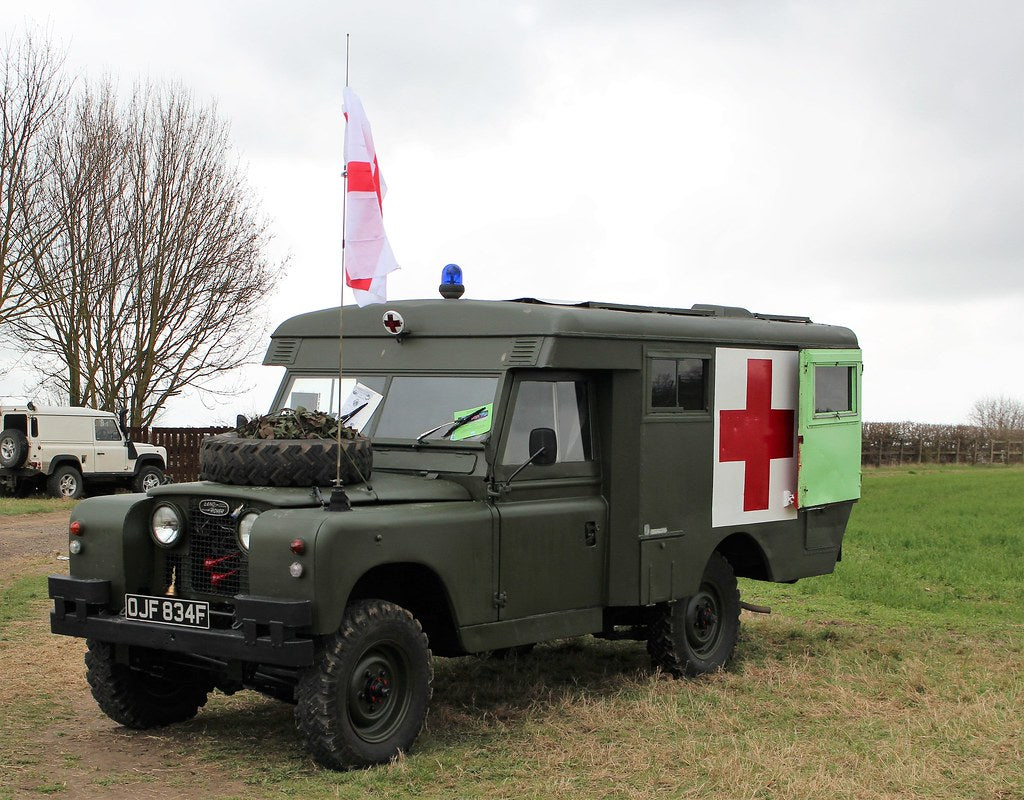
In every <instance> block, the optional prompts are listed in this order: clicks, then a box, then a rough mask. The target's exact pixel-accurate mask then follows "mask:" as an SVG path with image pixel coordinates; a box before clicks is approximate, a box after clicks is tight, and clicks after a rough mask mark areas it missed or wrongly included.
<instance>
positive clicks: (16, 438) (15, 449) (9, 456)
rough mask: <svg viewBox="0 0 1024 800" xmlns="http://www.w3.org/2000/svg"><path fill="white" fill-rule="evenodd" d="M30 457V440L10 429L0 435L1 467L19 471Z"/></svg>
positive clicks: (17, 431)
mask: <svg viewBox="0 0 1024 800" xmlns="http://www.w3.org/2000/svg"><path fill="white" fill-rule="evenodd" d="M27 457H28V438H27V437H26V436H25V434H24V433H22V432H21V431H19V430H16V429H14V428H8V429H7V430H5V431H4V432H3V433H0V467H4V468H5V469H17V468H18V467H20V466H21V465H22V464H24V463H25V459H26V458H27Z"/></svg>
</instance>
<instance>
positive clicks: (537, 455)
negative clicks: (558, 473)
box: [530, 428, 558, 467]
mask: <svg viewBox="0 0 1024 800" xmlns="http://www.w3.org/2000/svg"><path fill="white" fill-rule="evenodd" d="M530 456H531V460H532V462H533V463H534V465H536V466H538V467H547V466H550V465H552V464H554V463H555V462H556V461H558V437H557V436H555V432H554V431H553V430H552V429H551V428H534V429H533V430H532V431H530Z"/></svg>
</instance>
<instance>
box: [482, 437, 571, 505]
mask: <svg viewBox="0 0 1024 800" xmlns="http://www.w3.org/2000/svg"><path fill="white" fill-rule="evenodd" d="M530 451H531V453H532V455H531V456H530V457H529V458H528V459H526V461H524V462H523V463H522V464H520V465H519V466H518V467H516V470H515V472H513V473H512V474H511V475H509V476H508V479H507V480H504V481H501V482H500V483H499V482H498V481H493V482H492V483H491V485H490V486H488V487H487V496H488V497H491V498H497V497H501V496H502V495H503V494H508V493H509V492H511V491H512V481H514V480H515V479H516V476H517V475H519V473H520V472H522V471H523V470H524V469H526V468H527V467H528V466H530V464H537V465H538V466H542V467H546V466H549V465H551V464H554V463H555V462H556V461H557V460H558V439H557V438H556V436H555V432H554V431H553V430H552V429H551V428H534V429H533V430H532V431H530Z"/></svg>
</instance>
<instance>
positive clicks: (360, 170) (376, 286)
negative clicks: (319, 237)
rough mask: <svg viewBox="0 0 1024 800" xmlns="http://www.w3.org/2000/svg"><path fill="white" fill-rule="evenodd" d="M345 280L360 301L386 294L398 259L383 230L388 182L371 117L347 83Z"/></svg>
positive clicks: (365, 302) (377, 300)
mask: <svg viewBox="0 0 1024 800" xmlns="http://www.w3.org/2000/svg"><path fill="white" fill-rule="evenodd" d="M344 101H345V120H346V122H347V124H346V125H345V174H346V175H347V176H348V180H347V182H346V191H345V283H346V284H347V285H348V286H350V287H351V288H352V293H353V295H355V298H356V302H357V303H359V305H360V306H365V305H368V304H369V303H383V302H384V301H385V300H386V299H387V274H388V273H389V272H391V271H392V270H395V269H398V262H397V261H396V260H395V255H394V253H392V252H391V245H390V244H388V237H387V235H386V234H385V233H384V214H383V209H384V195H385V194H387V190H388V189H387V185H386V184H385V183H384V178H383V177H382V176H381V174H380V167H379V166H378V164H377V151H376V150H375V149H374V147H373V135H372V134H371V133H370V122H369V120H367V118H366V112H365V111H363V104H362V103H361V102H360V101H359V98H358V97H357V96H356V93H355V92H353V91H352V90H351V89H350V88H349V87H347V86H346V87H345V92H344Z"/></svg>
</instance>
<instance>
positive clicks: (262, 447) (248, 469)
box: [199, 433, 373, 486]
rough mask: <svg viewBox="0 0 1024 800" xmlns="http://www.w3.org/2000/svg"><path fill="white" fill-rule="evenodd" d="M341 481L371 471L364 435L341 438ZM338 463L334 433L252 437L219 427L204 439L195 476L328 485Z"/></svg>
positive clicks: (244, 481) (247, 482) (370, 452)
mask: <svg viewBox="0 0 1024 800" xmlns="http://www.w3.org/2000/svg"><path fill="white" fill-rule="evenodd" d="M341 446H342V453H341V481H342V483H346V484H351V483H362V482H363V481H364V480H366V479H367V478H369V477H370V469H371V468H372V466H373V448H372V446H371V442H370V440H369V439H368V438H366V437H365V436H358V437H356V438H355V439H342V440H341ZM337 463H338V442H337V440H333V439H250V438H243V437H240V436H239V435H238V434H237V433H221V434H218V435H217V436H211V437H209V438H207V439H204V440H203V444H202V448H201V449H200V451H199V480H201V481H216V482H217V483H230V484H234V485H236V486H330V485H331V484H333V483H334V479H335V476H336V473H337Z"/></svg>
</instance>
